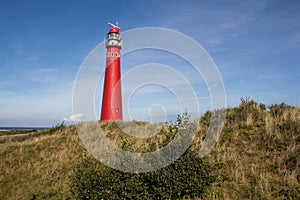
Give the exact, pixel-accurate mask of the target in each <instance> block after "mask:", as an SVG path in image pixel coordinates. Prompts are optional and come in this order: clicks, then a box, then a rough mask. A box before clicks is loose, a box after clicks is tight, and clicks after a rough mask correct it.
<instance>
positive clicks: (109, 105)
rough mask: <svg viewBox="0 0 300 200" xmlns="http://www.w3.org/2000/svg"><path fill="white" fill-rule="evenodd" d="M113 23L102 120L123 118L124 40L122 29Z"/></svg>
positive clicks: (109, 34) (107, 42) (109, 40)
mask: <svg viewBox="0 0 300 200" xmlns="http://www.w3.org/2000/svg"><path fill="white" fill-rule="evenodd" d="M108 24H109V25H111V28H110V30H109V32H108V33H107V37H106V49H107V54H106V68H105V77H104V89H103V98H102V109H101V117H100V121H116V120H122V119H123V117H122V94H121V69H120V50H121V48H122V41H121V38H120V29H119V27H118V26H117V25H114V24H112V23H108Z"/></svg>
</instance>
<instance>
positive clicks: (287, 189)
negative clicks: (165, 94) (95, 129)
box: [0, 101, 300, 200]
mask: <svg viewBox="0 0 300 200" xmlns="http://www.w3.org/2000/svg"><path fill="white" fill-rule="evenodd" d="M209 116H210V115H209V114H206V115H205V116H203V117H202V118H201V119H200V120H199V130H198V134H197V137H196V138H195V140H194V143H193V149H194V150H195V151H197V150H198V149H200V147H201V144H202V140H203V138H204V137H205V133H206V130H207V127H208V125H209ZM140 125H142V126H143V125H144V126H146V125H147V124H140ZM102 126H106V130H107V132H106V134H107V137H108V138H109V139H110V140H111V141H113V142H114V143H115V144H116V145H119V146H120V147H123V148H124V147H125V148H127V150H128V151H149V149H156V148H160V147H161V146H164V145H165V144H166V141H167V140H170V139H172V138H173V137H174V134H175V132H172V130H171V131H170V129H168V127H167V126H163V127H162V132H160V133H158V134H157V135H156V136H152V137H151V138H148V139H137V138H134V137H128V136H126V134H125V135H124V133H121V132H119V131H118V130H116V129H115V128H116V127H114V125H113V124H106V125H105V124H102ZM128 126H129V125H128ZM129 127H130V126H129ZM104 129H105V127H104ZM130 131H133V130H129V132H130ZM86 156H90V155H89V154H88V153H87V152H86V150H85V148H84V146H83V144H82V142H81V140H80V139H79V137H78V135H77V131H76V128H75V127H73V126H71V127H65V128H61V129H55V130H52V132H51V131H50V130H48V131H38V132H34V133H26V134H20V135H5V134H3V133H1V135H0V157H1V163H0V199H32V198H34V197H35V198H37V199H46V198H48V199H51V198H52V199H66V198H70V197H71V196H70V193H69V188H68V181H69V180H68V177H69V175H70V173H72V169H73V167H74V166H75V165H76V164H77V163H78V162H79V161H80V160H81V159H82V158H83V157H86ZM205 161H207V162H209V163H211V164H212V165H214V166H215V168H216V169H215V170H214V173H215V175H216V176H217V177H218V181H217V182H215V183H214V184H213V186H212V187H211V188H210V189H209V191H207V193H206V195H205V198H204V199H207V200H211V199H300V184H299V182H300V109H299V108H294V107H289V106H286V105H278V106H277V107H276V106H274V107H273V108H272V109H271V110H269V111H266V110H265V109H264V108H263V106H261V105H260V104H258V103H255V102H253V101H246V102H243V103H242V104H241V105H240V106H239V107H236V108H229V109H227V116H226V121H225V127H224V129H223V131H222V134H221V137H220V139H219V141H218V143H217V144H216V146H215V147H214V149H213V151H212V152H211V153H210V154H209V155H208V156H207V157H206V158H205Z"/></svg>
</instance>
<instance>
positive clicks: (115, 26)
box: [108, 22, 120, 28]
mask: <svg viewBox="0 0 300 200" xmlns="http://www.w3.org/2000/svg"><path fill="white" fill-rule="evenodd" d="M108 24H109V25H111V26H112V27H114V28H120V27H119V26H118V25H119V24H118V22H117V23H116V24H113V23H111V22H108Z"/></svg>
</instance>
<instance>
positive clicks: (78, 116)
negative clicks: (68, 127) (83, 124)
mask: <svg viewBox="0 0 300 200" xmlns="http://www.w3.org/2000/svg"><path fill="white" fill-rule="evenodd" d="M83 117H84V115H83V114H82V113H76V114H74V115H71V116H70V117H65V118H64V121H67V122H79V121H80V120H81V119H82V118H83Z"/></svg>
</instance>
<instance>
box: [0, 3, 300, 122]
mask: <svg viewBox="0 0 300 200" xmlns="http://www.w3.org/2000/svg"><path fill="white" fill-rule="evenodd" d="M299 10H300V2H299V1H279V0H272V1H271V0H270V1H268V0H262V1H254V0H252V1H250V0H245V1H242V0H240V1H239V0H228V1H163V0H157V1H156V0H151V1H113V2H112V1H56V0H51V1H37V0H29V1H23V0H20V1H16V0H7V1H5V0H2V1H1V2H0V126H52V125H55V124H56V123H58V122H61V121H62V119H64V118H65V117H69V116H70V115H72V114H75V113H73V111H72V91H73V83H74V81H75V78H76V74H77V71H78V70H79V68H80V65H81V63H82V62H83V60H84V59H85V57H86V56H87V55H88V54H89V52H90V51H91V50H92V49H93V48H94V47H95V46H96V45H98V44H99V43H100V42H102V41H103V39H104V35H105V33H106V32H107V31H108V29H109V26H108V25H107V22H109V21H111V22H116V21H118V22H119V24H120V26H121V31H126V30H130V29H132V28H140V27H149V26H151V27H164V28H169V29H174V30H176V31H179V32H182V33H184V34H186V35H188V36H190V37H191V38H193V39H194V40H196V41H197V42H198V43H199V44H201V45H202V46H203V47H204V48H205V49H206V51H207V52H208V53H209V54H210V56H211V58H212V59H213V60H214V62H215V63H216V65H217V66H218V69H219V71H220V73H221V75H222V78H223V81H224V85H225V89H226V96H227V105H228V106H235V105H238V104H239V102H240V98H241V97H246V96H250V98H252V99H254V100H256V101H259V102H261V103H265V104H267V105H270V104H272V103H281V102H286V103H288V104H291V105H296V106H299V105H300V93H299V83H300V79H299V78H300V26H299V25H300V12H299ZM144 55H145V54H144ZM150 55H153V56H154V57H155V56H161V55H164V54H160V52H156V53H153V52H151V54H150ZM122 59H123V60H122V72H126V71H128V70H129V68H130V66H131V65H132V63H133V62H132V63H131V59H130V55H129V56H128V58H122ZM150 60H151V59H150ZM123 61H124V62H123ZM145 62H146V63H147V62H148V61H147V60H145ZM171 64H172V63H171ZM177 69H178V70H182V71H186V70H185V69H180V67H177ZM200 84H202V83H201V81H200ZM123 87H126V86H123ZM100 88H101V86H100ZM140 92H141V91H140ZM203 93H204V94H199V97H200V98H201V97H204V98H205V97H207V91H206V92H205V89H204V90H203ZM138 94H139V92H137V93H136V94H135V96H133V97H132V100H131V104H130V105H129V106H130V107H132V109H133V110H134V107H135V106H136V107H139V108H141V109H142V108H143V106H145V110H146V111H148V107H149V106H151V105H156V102H155V101H152V102H149V101H147V100H149V98H146V97H145V98H144V99H143V98H142V97H143V95H144V94H142V95H138ZM149 95H154V94H153V93H151V94H149ZM197 95H198V94H197ZM96 96H97V95H96ZM99 98H101V94H99ZM152 99H155V96H154V97H153V98H152ZM143 102H145V104H143ZM159 103H160V102H158V104H159ZM99 107H100V104H99ZM204 107H205V106H204ZM208 107H209V106H208ZM96 109H97V105H96ZM157 109H158V110H159V109H161V108H160V107H159V106H158V107H157ZM175 111H177V110H176V109H175V110H173V111H172V112H173V114H174V112H175ZM137 112H138V113H132V115H133V116H134V118H136V119H141V117H144V116H143V114H141V111H137Z"/></svg>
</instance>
